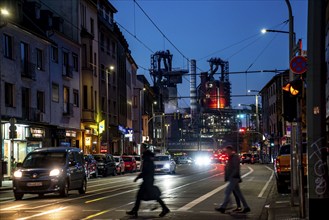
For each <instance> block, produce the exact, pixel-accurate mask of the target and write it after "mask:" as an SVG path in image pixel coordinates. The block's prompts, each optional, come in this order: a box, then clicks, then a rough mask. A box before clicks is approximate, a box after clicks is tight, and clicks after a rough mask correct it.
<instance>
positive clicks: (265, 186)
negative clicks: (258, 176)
mask: <svg viewBox="0 0 329 220" xmlns="http://www.w3.org/2000/svg"><path fill="white" fill-rule="evenodd" d="M265 167H266V168H267V169H268V170H270V171H271V172H272V175H271V176H270V178H269V179H268V180H267V182H266V183H265V185H264V187H263V189H262V190H261V191H260V193H259V194H258V198H261V197H263V194H264V193H265V190H266V189H267V187H268V185H269V184H270V182H271V181H272V179H273V176H274V171H273V169H271V168H269V167H268V166H265Z"/></svg>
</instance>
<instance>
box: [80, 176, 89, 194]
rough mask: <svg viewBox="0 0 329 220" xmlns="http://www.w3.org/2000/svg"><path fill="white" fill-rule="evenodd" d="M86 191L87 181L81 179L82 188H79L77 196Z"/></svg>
mask: <svg viewBox="0 0 329 220" xmlns="http://www.w3.org/2000/svg"><path fill="white" fill-rule="evenodd" d="M86 191H87V180H86V179H83V181H82V186H81V188H79V194H85V193H86Z"/></svg>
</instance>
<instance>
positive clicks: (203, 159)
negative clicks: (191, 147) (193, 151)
mask: <svg viewBox="0 0 329 220" xmlns="http://www.w3.org/2000/svg"><path fill="white" fill-rule="evenodd" d="M195 163H196V164H197V165H200V166H204V165H209V164H210V158H209V157H206V156H204V157H197V158H196V160H195Z"/></svg>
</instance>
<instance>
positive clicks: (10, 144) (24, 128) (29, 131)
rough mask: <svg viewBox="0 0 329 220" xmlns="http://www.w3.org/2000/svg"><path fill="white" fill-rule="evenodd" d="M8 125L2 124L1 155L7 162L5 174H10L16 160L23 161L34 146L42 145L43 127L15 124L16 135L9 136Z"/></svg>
mask: <svg viewBox="0 0 329 220" xmlns="http://www.w3.org/2000/svg"><path fill="white" fill-rule="evenodd" d="M9 126H10V124H9V123H7V124H5V125H4V140H3V156H4V161H6V162H7V175H8V176H10V175H11V174H12V172H13V170H14V169H15V168H16V164H17V163H18V162H23V160H24V158H25V157H26V155H27V154H28V153H29V152H31V151H33V150H34V149H36V148H40V147H42V141H43V139H44V137H45V128H38V127H32V126H28V125H25V124H16V125H15V126H16V132H17V133H16V134H17V135H16V137H14V138H10V134H9Z"/></svg>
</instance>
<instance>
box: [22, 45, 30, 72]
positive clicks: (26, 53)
mask: <svg viewBox="0 0 329 220" xmlns="http://www.w3.org/2000/svg"><path fill="white" fill-rule="evenodd" d="M28 61H29V45H28V44H27V43H24V42H21V68H22V70H23V71H22V72H24V73H25V72H27V71H28Z"/></svg>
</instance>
